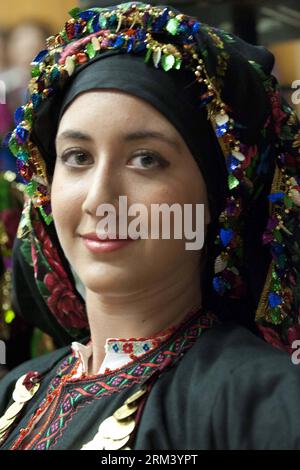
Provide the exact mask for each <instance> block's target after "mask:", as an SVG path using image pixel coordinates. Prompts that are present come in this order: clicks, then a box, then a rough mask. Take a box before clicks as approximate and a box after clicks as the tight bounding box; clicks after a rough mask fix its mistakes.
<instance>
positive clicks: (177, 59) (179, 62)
mask: <svg viewBox="0 0 300 470" xmlns="http://www.w3.org/2000/svg"><path fill="white" fill-rule="evenodd" d="M181 65H182V59H179V57H177V58H176V59H175V69H176V70H180V69H181Z"/></svg>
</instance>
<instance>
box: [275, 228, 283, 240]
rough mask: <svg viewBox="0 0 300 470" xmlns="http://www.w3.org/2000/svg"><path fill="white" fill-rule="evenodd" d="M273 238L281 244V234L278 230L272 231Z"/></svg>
mask: <svg viewBox="0 0 300 470" xmlns="http://www.w3.org/2000/svg"><path fill="white" fill-rule="evenodd" d="M274 238H275V240H276V241H277V242H278V243H281V242H282V234H281V232H280V230H274Z"/></svg>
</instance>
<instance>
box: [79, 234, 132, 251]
mask: <svg viewBox="0 0 300 470" xmlns="http://www.w3.org/2000/svg"><path fill="white" fill-rule="evenodd" d="M81 238H82V240H83V243H84V245H85V246H86V247H87V249H88V250H89V251H91V252H92V253H107V252H110V251H115V250H119V249H120V248H123V247H125V246H127V245H129V244H130V243H132V242H134V241H136V240H133V239H132V238H127V239H125V240H119V239H118V237H117V238H116V239H115V240H111V239H109V238H107V239H105V240H101V239H100V238H99V237H98V235H97V234H88V235H82V236H81Z"/></svg>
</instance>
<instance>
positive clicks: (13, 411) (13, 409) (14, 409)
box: [3, 403, 24, 419]
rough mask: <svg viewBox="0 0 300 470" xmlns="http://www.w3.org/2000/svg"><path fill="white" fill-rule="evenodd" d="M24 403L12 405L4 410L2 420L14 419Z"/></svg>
mask: <svg viewBox="0 0 300 470" xmlns="http://www.w3.org/2000/svg"><path fill="white" fill-rule="evenodd" d="M23 407H24V403H13V404H12V405H10V407H9V408H8V409H7V410H6V412H5V414H4V416H3V418H6V419H14V418H16V416H17V415H18V414H19V413H20V411H21V410H22V409H23Z"/></svg>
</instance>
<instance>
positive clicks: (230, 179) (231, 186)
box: [228, 175, 240, 189]
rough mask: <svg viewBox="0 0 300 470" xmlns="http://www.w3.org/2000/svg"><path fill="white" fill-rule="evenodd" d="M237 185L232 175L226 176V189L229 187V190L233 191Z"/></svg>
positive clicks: (237, 182) (237, 181) (236, 180)
mask: <svg viewBox="0 0 300 470" xmlns="http://www.w3.org/2000/svg"><path fill="white" fill-rule="evenodd" d="M239 184H240V182H239V180H238V179H237V178H236V177H235V176H233V175H229V176H228V187H229V189H234V188H236V187H237V186H238V185H239Z"/></svg>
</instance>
